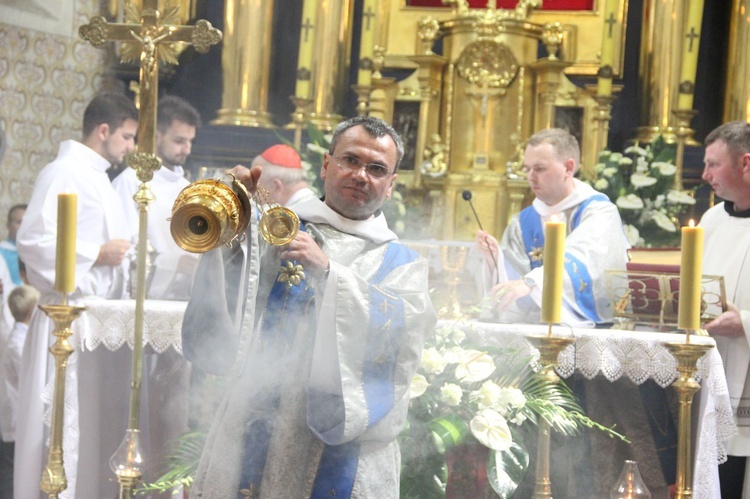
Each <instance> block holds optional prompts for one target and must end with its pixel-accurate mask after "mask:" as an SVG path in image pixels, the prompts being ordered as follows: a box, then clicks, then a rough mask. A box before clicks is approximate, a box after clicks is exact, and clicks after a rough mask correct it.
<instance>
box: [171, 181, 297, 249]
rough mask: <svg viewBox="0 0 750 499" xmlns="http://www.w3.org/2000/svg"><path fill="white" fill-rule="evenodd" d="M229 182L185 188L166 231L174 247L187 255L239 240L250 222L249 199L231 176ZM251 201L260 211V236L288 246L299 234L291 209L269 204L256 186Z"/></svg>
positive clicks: (276, 244)
mask: <svg viewBox="0 0 750 499" xmlns="http://www.w3.org/2000/svg"><path fill="white" fill-rule="evenodd" d="M228 175H229V176H230V177H231V183H225V182H223V181H221V180H216V179H210V180H199V181H198V182H193V183H192V184H190V185H188V186H187V187H185V188H184V189H183V190H182V192H180V194H179V196H177V199H176V200H175V202H174V206H173V207H172V219H171V221H170V231H171V233H172V238H173V239H174V240H175V242H176V243H177V245H178V246H180V247H181V248H182V249H184V250H185V251H189V252H191V253H205V252H206V251H209V250H211V249H213V248H216V247H218V246H221V245H223V244H231V243H232V242H234V241H242V240H243V238H244V235H245V230H246V229H247V226H248V224H249V223H250V216H251V209H250V196H249V194H248V192H247V189H245V186H243V185H242V183H240V182H238V181H237V179H236V178H235V177H234V175H231V174H228ZM254 201H255V203H256V205H257V207H258V210H259V211H260V214H261V218H260V234H261V235H262V236H263V239H265V240H266V242H268V243H269V244H273V245H275V246H282V245H284V244H288V243H289V242H290V241H291V240H292V239H294V237H295V236H296V235H297V232H298V231H299V217H297V214H296V213H294V212H293V211H292V210H290V209H288V208H284V207H283V206H279V205H278V204H276V203H272V202H270V199H269V196H268V192H266V190H265V189H263V188H262V187H260V186H258V192H257V193H256V195H255V196H254Z"/></svg>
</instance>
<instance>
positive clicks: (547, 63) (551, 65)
mask: <svg viewBox="0 0 750 499" xmlns="http://www.w3.org/2000/svg"><path fill="white" fill-rule="evenodd" d="M570 65H571V63H569V62H565V61H561V60H559V59H540V60H538V61H535V62H534V63H532V64H531V67H532V68H533V69H534V71H535V72H536V75H537V78H536V85H537V95H538V96H539V102H538V106H537V113H536V118H535V120H534V123H535V125H536V128H537V129H538V130H541V129H543V128H551V127H553V126H554V124H555V100H557V88H558V87H559V86H560V79H561V78H564V75H563V71H565V68H567V67H568V66H570Z"/></svg>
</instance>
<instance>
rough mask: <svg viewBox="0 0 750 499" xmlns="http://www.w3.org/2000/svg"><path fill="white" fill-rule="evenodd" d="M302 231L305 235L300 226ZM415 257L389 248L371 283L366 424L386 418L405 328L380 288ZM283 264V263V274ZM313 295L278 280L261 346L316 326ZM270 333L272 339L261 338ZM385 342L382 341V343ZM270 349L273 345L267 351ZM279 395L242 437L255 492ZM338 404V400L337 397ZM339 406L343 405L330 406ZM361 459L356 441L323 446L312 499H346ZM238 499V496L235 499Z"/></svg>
mask: <svg viewBox="0 0 750 499" xmlns="http://www.w3.org/2000/svg"><path fill="white" fill-rule="evenodd" d="M300 230H305V227H304V224H301V226H300ZM417 258H418V254H417V253H416V252H414V251H413V250H411V249H409V248H407V247H406V246H404V245H402V244H400V243H398V242H390V243H388V247H387V248H386V251H385V255H384V258H383V260H382V262H381V264H380V267H379V268H378V270H377V272H376V273H375V276H374V277H373V278H372V279H371V280H370V283H369V297H370V322H369V325H368V330H367V337H366V338H365V341H366V342H367V348H366V349H365V351H366V352H367V355H368V357H367V359H365V361H364V365H363V384H364V394H365V400H366V403H367V407H368V410H369V423H368V426H372V425H374V424H376V423H377V422H378V421H380V420H381V419H382V418H383V417H385V416H386V415H387V414H388V413H389V412H390V410H391V409H392V408H393V405H394V402H395V400H394V399H395V396H394V381H395V373H396V361H397V359H398V354H399V351H400V349H401V344H400V340H401V338H403V337H404V335H403V334H402V332H403V330H404V327H405V320H404V304H403V299H402V298H401V297H398V296H394V295H393V294H391V293H389V292H388V291H387V290H385V289H382V288H381V287H380V284H381V283H382V281H383V280H384V279H385V278H386V276H388V275H389V274H390V273H391V272H392V271H393V270H394V269H396V268H397V267H399V266H401V265H405V264H407V263H410V262H412V261H414V260H416V259H417ZM284 264H285V262H282V271H281V272H280V273H279V276H281V274H282V273H283V272H284V271H283V268H284V266H283V265H284ZM314 298H315V290H314V288H313V287H312V285H310V284H309V283H307V282H306V281H303V282H302V284H301V285H297V286H289V285H288V284H287V283H286V282H282V280H280V279H278V276H277V279H276V282H275V283H274V285H273V287H272V289H271V292H270V294H269V297H268V301H267V306H266V312H265V314H264V319H263V324H262V329H261V331H262V335H261V341H262V342H263V343H265V344H266V345H267V346H269V347H270V348H271V349H272V350H276V349H280V350H283V349H284V348H286V347H287V346H288V345H290V344H291V342H292V341H294V334H295V332H296V331H297V324H298V321H299V320H300V318H302V320H309V321H310V324H311V326H312V327H314V318H313V317H312V315H309V314H310V313H311V312H314V310H315V305H314ZM266 331H271V332H272V333H271V334H273V335H274V338H269V337H265V336H266ZM384 337H385V338H386V341H383V338H384ZM271 345H273V346H271ZM279 395H280V394H276V396H275V397H274V400H273V401H272V403H273V408H272V411H270V413H271V417H269V418H266V419H263V420H259V421H257V422H255V423H253V424H252V425H251V426H250V427H249V428H248V430H247V433H246V435H245V451H244V456H243V462H242V473H241V476H242V479H241V481H240V484H241V487H242V488H246V487H250V486H252V487H256V488H257V487H259V486H260V483H261V479H262V476H263V468H264V466H265V461H266V456H267V453H268V446H269V442H270V439H271V434H272V431H273V422H272V419H273V417H272V413H273V412H274V411H275V410H276V409H278V403H279ZM337 398H338V399H340V396H338V397H337ZM332 402H333V403H336V404H338V405H341V406H343V402H342V401H341V400H338V401H332ZM358 457H359V443H358V442H356V441H353V442H348V443H345V444H341V445H326V446H325V448H324V450H323V454H322V457H321V460H320V463H319V466H318V471H317V474H316V477H315V482H314V485H313V490H312V494H311V497H313V498H330V497H332V495H331V494H335V497H349V496H350V495H351V491H352V488H353V486H354V480H355V477H356V471H357V466H358ZM238 497H241V496H238Z"/></svg>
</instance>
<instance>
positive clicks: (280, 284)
mask: <svg viewBox="0 0 750 499" xmlns="http://www.w3.org/2000/svg"><path fill="white" fill-rule="evenodd" d="M402 156H403V145H401V140H400V138H399V137H398V135H397V134H396V132H395V131H394V130H393V129H392V128H391V127H390V126H388V125H386V124H385V123H384V122H382V120H379V119H377V118H372V117H369V116H363V117H358V118H353V119H351V120H349V121H346V122H344V123H341V124H340V125H339V126H338V127H337V129H336V131H334V138H333V142H332V144H331V150H330V153H329V154H326V156H325V159H324V164H323V169H322V172H321V176H322V178H323V179H324V181H325V193H326V197H325V201H320V200H318V199H311V200H308V201H306V202H304V203H301V204H298V205H296V206H295V210H296V212H297V213H298V214H299V217H300V219H301V221H302V228H301V230H300V232H299V234H298V235H297V236H296V237H295V239H294V240H293V241H291V242H290V243H289V244H288V245H284V246H281V247H278V246H269V245H267V244H264V243H263V242H262V241H260V240H259V238H258V231H257V224H258V222H257V220H256V218H255V217H254V216H253V217H251V225H250V228H249V229H248V234H247V236H248V237H247V239H246V241H247V242H246V243H245V244H243V245H239V244H235V245H233V246H232V247H231V248H228V247H226V246H224V247H222V248H217V249H214V250H211V251H210V252H208V253H206V254H205V255H204V256H203V257H202V258H201V262H200V265H199V269H198V274H197V276H196V287H195V289H194V292H193V295H192V297H191V301H190V302H189V304H188V310H187V312H186V315H185V320H184V321H183V348H184V350H185V354H186V356H187V357H188V358H189V359H190V360H191V361H193V362H195V363H196V364H197V365H200V366H202V367H204V368H206V369H208V370H211V371H213V372H217V373H220V372H221V373H224V374H228V375H230V376H232V378H233V383H232V386H231V388H230V390H229V392H228V395H227V397H226V398H225V400H224V402H223V403H222V404H221V406H220V407H219V409H218V413H217V415H216V418H215V420H214V424H213V425H212V428H211V431H210V433H209V435H208V440H207V444H206V447H205V449H204V452H203V456H202V458H201V462H200V465H199V468H198V472H197V475H196V477H195V484H194V486H193V487H192V489H191V497H201V498H204V499H208V498H214V499H225V498H229V497H238V496H248V497H260V498H281V497H284V498H287V497H289V498H292V497H293V498H298V499H299V498H304V497H321V498H324V497H325V498H327V497H355V498H376V497H377V498H383V499H388V498H393V499H395V498H397V497H398V495H399V474H400V452H399V449H398V444H397V443H396V436H397V435H398V434H399V433H400V432H401V430H402V429H403V428H404V424H405V422H406V412H407V409H408V404H409V385H410V383H411V379H412V377H413V375H414V373H415V372H416V369H417V366H418V364H419V359H420V355H421V351H422V345H423V341H424V337H425V335H426V334H428V333H429V332H430V331H431V330H432V328H433V327H434V324H435V314H434V311H433V308H432V305H431V303H430V300H429V296H428V292H427V290H428V283H427V271H428V269H427V262H426V261H425V260H424V259H422V258H420V257H419V256H418V255H417V254H416V253H415V252H413V251H412V250H410V249H408V248H406V247H405V246H404V245H402V244H400V243H399V242H398V241H397V238H396V235H395V234H394V233H393V232H391V231H390V230H389V229H388V226H387V224H386V221H385V219H384V216H383V215H382V213H381V212H380V210H379V208H380V206H381V205H382V203H383V201H384V200H385V199H386V198H387V197H388V196H389V195H390V193H391V189H392V188H393V182H394V180H395V178H396V169H397V167H398V163H399V161H400V160H401V158H402ZM259 170H260V169H259V168H254V169H253V170H251V171H249V172H248V170H247V169H244V168H241V167H238V168H237V169H236V170H235V173H236V175H237V177H238V178H239V179H240V180H242V181H243V182H245V185H246V186H247V187H248V188H249V189H250V190H251V192H252V191H253V190H254V189H255V185H256V182H257V180H258V176H259V174H260V173H261V172H260V171H259ZM299 266H301V267H299ZM301 272H304V274H302V273H301ZM198 290H200V291H201V292H200V293H199V292H198Z"/></svg>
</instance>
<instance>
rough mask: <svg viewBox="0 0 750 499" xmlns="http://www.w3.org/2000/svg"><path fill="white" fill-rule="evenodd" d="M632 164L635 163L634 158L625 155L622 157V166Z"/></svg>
mask: <svg viewBox="0 0 750 499" xmlns="http://www.w3.org/2000/svg"><path fill="white" fill-rule="evenodd" d="M632 164H633V160H632V159H630V158H626V157H625V156H623V157H622V158H620V166H630V165H632Z"/></svg>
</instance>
